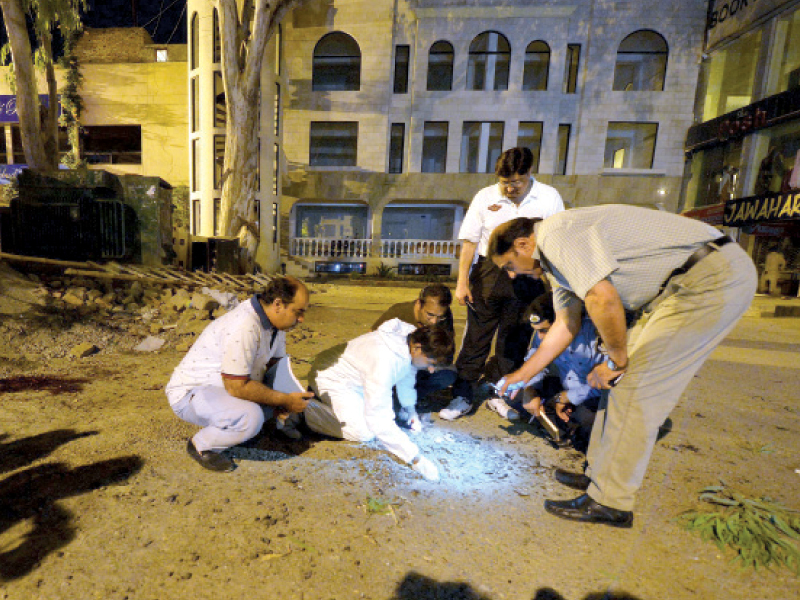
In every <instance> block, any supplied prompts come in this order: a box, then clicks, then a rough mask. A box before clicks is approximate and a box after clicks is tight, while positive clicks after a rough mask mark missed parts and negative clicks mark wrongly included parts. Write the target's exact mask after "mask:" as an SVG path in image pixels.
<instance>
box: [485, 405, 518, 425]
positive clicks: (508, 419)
mask: <svg viewBox="0 0 800 600" xmlns="http://www.w3.org/2000/svg"><path fill="white" fill-rule="evenodd" d="M486 408H488V409H489V410H490V411H492V412H493V413H494V414H496V415H500V416H501V417H503V418H504V419H506V420H507V421H519V413H518V412H517V411H515V410H514V409H513V408H511V409H509V413H510V412H511V411H514V415H515V416H513V417H512V416H509V415H508V414H506V415H504V414H503V413H501V412H500V411H499V410H497V409H496V408H495V407H494V406H493V405H491V404H489V403H488V402H487V403H486Z"/></svg>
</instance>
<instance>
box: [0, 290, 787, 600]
mask: <svg viewBox="0 0 800 600" xmlns="http://www.w3.org/2000/svg"><path fill="white" fill-rule="evenodd" d="M0 279H1V278H0ZM22 287H24V286H22ZM415 293H416V292H415V290H414V289H411V288H400V287H396V288H387V287H374V286H364V287H355V286H351V285H338V286H337V285H334V284H318V285H315V286H313V293H312V296H311V308H310V310H309V312H308V318H307V321H306V323H305V325H303V326H302V327H300V328H298V329H297V330H296V331H295V332H293V333H292V334H291V336H290V342H289V352H290V354H291V355H292V356H293V359H294V364H295V371H296V374H297V375H298V376H299V377H300V378H301V379H303V378H304V377H305V376H306V374H307V372H308V368H309V362H310V359H311V358H313V356H314V355H315V354H316V353H317V352H319V351H320V350H322V349H324V348H327V347H329V346H332V345H334V344H337V343H339V342H342V341H345V340H347V339H350V338H352V337H355V336H357V335H360V334H361V333H364V332H366V331H367V329H368V328H369V325H370V324H371V323H372V322H373V320H374V319H375V318H376V317H377V316H378V315H379V314H380V312H381V311H382V310H383V309H384V308H385V307H386V306H388V305H389V304H391V303H393V302H398V301H402V300H407V299H412V298H413V297H414V296H415ZM1 297H2V303H0V306H5V308H6V309H7V310H6V311H5V312H6V314H4V315H3V314H0V319H2V321H0V419H1V421H0V422H2V429H1V430H0V600H62V599H63V600H67V599H69V600H75V599H78V600H85V599H91V598H101V599H104V600H126V599H127V600H183V599H192V600H205V599H212V598H213V599H227V598H250V599H253V600H258V599H272V598H281V599H286V600H316V599H319V600H330V599H342V600H345V599H351V598H368V599H373V600H384V599H389V598H391V599H402V600H417V599H481V600H500V599H509V600H510V599H514V600H517V599H519V600H531V599H536V600H555V599H567V600H588V599H592V600H599V599H601V598H609V599H610V598H617V599H622V598H626V599H629V600H632V599H639V600H655V599H658V600H662V599H681V600H682V599H690V598H691V599H716V598H726V599H727V598H730V599H742V600H744V599H747V600H751V599H752V598H760V599H774V600H786V599H789V598H797V597H798V590H800V585H798V584H799V583H800V580H798V578H797V577H796V576H795V575H794V574H792V573H791V572H790V571H788V570H786V569H775V570H767V571H765V570H760V571H758V572H753V571H752V570H744V571H743V570H740V569H739V568H738V567H737V566H736V565H735V564H731V562H730V559H731V558H732V554H730V553H729V552H727V551H720V550H718V549H717V547H716V546H714V545H713V544H710V543H707V542H703V541H701V540H700V539H699V537H698V536H696V535H695V534H693V533H690V532H687V531H685V530H683V529H681V528H680V527H679V525H678V523H677V522H676V520H675V518H676V516H677V515H679V514H680V513H681V512H682V511H684V510H686V509H689V508H693V507H695V506H696V505H697V504H696V497H697V491H698V490H699V489H700V488H702V487H704V486H706V485H711V484H715V483H718V482H719V481H720V480H722V481H724V482H725V483H726V484H728V485H731V486H733V487H735V488H736V489H738V490H739V491H742V492H744V493H745V494H747V495H750V496H751V497H756V496H768V497H771V498H773V499H776V500H778V501H780V502H782V503H784V504H786V505H788V506H791V507H793V508H800V505H799V504H798V498H800V493H798V492H799V491H800V472H799V471H798V469H800V460H798V445H799V443H800V442H798V440H799V439H800V403H798V396H799V395H798V389H800V360H798V351H799V350H800V319H791V318H789V319H778V318H759V317H758V311H755V312H753V311H751V312H750V313H749V314H750V315H751V316H748V317H746V318H744V319H743V321H742V322H741V323H740V325H739V326H738V327H737V329H736V330H735V331H734V333H733V334H732V335H731V336H730V337H729V338H728V339H727V340H726V341H725V343H724V344H723V346H721V348H720V349H719V350H718V351H717V352H716V353H715V354H714V355H713V356H712V358H711V359H710V360H709V361H708V362H707V363H706V365H705V366H704V367H703V368H702V369H701V371H700V372H699V374H698V375H697V377H696V378H695V380H694V382H693V384H692V385H691V386H690V388H689V389H688V391H687V392H686V394H685V395H684V398H683V400H682V401H681V403H680V405H679V406H678V408H677V409H676V410H675V411H674V413H673V414H672V417H671V420H672V429H671V431H669V432H668V433H667V435H666V436H665V437H664V438H663V439H662V440H661V441H660V442H659V443H658V444H657V447H656V450H655V452H654V455H653V459H652V461H651V463H650V467H649V471H648V475H647V478H646V479H645V482H644V486H643V488H642V490H641V491H640V493H639V495H638V499H637V501H638V505H637V507H636V510H635V521H634V527H633V529H630V530H617V529H613V528H609V527H604V526H592V525H579V524H574V523H570V522H565V521H562V520H559V519H555V518H553V517H551V516H549V515H547V514H546V513H545V512H544V509H543V506H542V503H543V501H544V500H545V499H547V498H560V499H563V498H571V497H574V496H575V495H576V493H575V492H574V491H571V490H569V489H568V488H565V487H563V486H561V485H559V484H558V483H556V482H555V481H554V480H553V479H552V469H553V468H555V467H557V466H561V467H567V468H569V467H578V466H579V465H580V464H581V460H582V458H581V456H580V455H578V454H577V453H576V452H575V451H573V450H557V449H555V448H553V447H551V446H550V445H549V444H548V443H547V442H546V441H545V440H544V439H542V438H541V437H539V436H538V434H537V432H536V430H535V429H534V428H533V427H531V426H528V425H512V424H510V423H507V422H504V421H503V420H501V419H500V417H498V416H497V415H496V414H494V413H492V412H491V411H489V410H487V409H486V407H484V406H482V407H481V408H480V409H479V410H478V411H477V412H476V413H475V414H473V415H471V416H469V417H466V418H463V419H461V420H458V421H456V422H453V423H448V422H445V421H442V420H439V419H438V417H437V416H436V415H435V410H438V408H440V407H441V405H442V403H444V402H445V400H446V399H444V398H442V399H440V403H439V404H438V405H436V404H435V403H432V404H429V405H427V406H426V410H428V411H434V412H433V415H432V417H431V423H430V425H429V426H428V428H426V430H425V431H423V432H422V433H421V434H420V435H419V436H418V437H417V440H418V441H419V444H420V446H421V447H422V448H423V449H424V451H425V452H426V453H427V454H428V455H429V456H432V457H433V458H435V459H436V460H437V461H438V463H439V464H440V465H441V467H442V469H441V472H442V474H443V478H442V481H441V482H439V483H429V482H426V481H425V480H423V479H422V478H421V477H419V476H418V475H417V474H416V473H414V472H413V471H411V470H410V469H408V468H407V467H406V466H404V465H402V464H399V463H398V462H397V461H396V460H394V459H393V458H392V457H390V456H389V455H388V454H387V453H386V452H384V451H382V450H381V449H380V448H378V447H377V446H375V447H365V446H359V445H356V444H352V443H349V442H343V441H332V440H327V439H321V438H319V437H318V436H309V437H308V438H307V439H305V440H303V441H300V442H289V441H287V440H285V439H283V438H282V437H281V435H280V434H278V433H276V432H275V431H274V429H273V428H272V427H271V425H269V424H268V425H267V427H266V428H265V430H264V431H263V432H262V434H261V435H260V436H259V437H258V438H256V439H255V440H254V441H252V442H251V443H249V444H248V445H247V447H240V448H237V449H235V450H234V456H235V457H236V458H237V462H238V466H239V468H238V469H237V470H236V471H235V472H233V473H229V474H216V473H211V472H208V471H205V470H203V469H202V468H201V467H199V466H198V465H197V464H195V463H194V462H193V461H191V460H190V459H189V458H188V456H187V455H186V451H185V445H186V439H187V438H188V437H190V436H191V435H192V434H193V432H194V431H196V428H195V427H193V426H191V425H189V424H186V423H183V422H182V421H180V420H179V419H178V418H177V417H175V415H174V414H172V412H171V411H170V409H169V406H168V404H167V400H166V397H165V396H164V392H163V387H164V385H165V384H166V382H167V380H168V379H169V376H170V373H171V371H172V369H173V368H174V367H175V365H177V363H178V362H179V360H180V358H181V356H182V353H181V352H178V351H177V350H175V349H174V345H173V344H171V343H167V345H166V346H165V347H164V348H162V349H161V350H160V351H158V352H152V353H140V352H134V351H133V350H132V349H131V348H132V347H133V345H134V341H136V340H141V335H140V334H141V332H139V333H138V334H137V333H136V331H135V330H131V329H130V328H128V329H125V328H121V327H120V326H119V325H118V324H117V323H116V321H113V322H112V321H108V320H106V321H103V320H99V321H97V320H93V319H91V318H88V317H87V318H82V319H71V320H67V321H64V320H61V321H59V320H57V319H54V318H53V316H52V315H50V316H47V315H46V314H44V313H43V310H42V308H41V307H40V306H37V302H36V296H35V294H34V293H33V292H32V291H31V290H25V289H22V288H21V287H15V286H13V285H10V284H9V283H8V281H6V285H5V287H4V288H3V293H2V296H1ZM455 317H456V325H457V328H458V329H459V331H460V329H461V328H463V324H464V311H463V309H461V308H460V307H457V308H456V310H455ZM82 341H90V342H92V343H95V344H96V345H97V346H98V347H99V348H100V352H98V353H96V354H93V355H91V356H88V357H85V358H72V357H69V356H68V355H67V351H68V350H69V348H70V347H71V346H73V345H75V344H77V343H79V342H82ZM370 499H372V503H371V505H372V506H373V507H374V506H375V505H376V504H377V503H378V502H389V503H391V504H390V505H389V506H390V507H391V508H389V509H388V514H379V513H378V512H372V511H370V510H369V506H370V502H369V501H370Z"/></svg>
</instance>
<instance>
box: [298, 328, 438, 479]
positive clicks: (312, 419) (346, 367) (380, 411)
mask: <svg viewBox="0 0 800 600" xmlns="http://www.w3.org/2000/svg"><path fill="white" fill-rule="evenodd" d="M452 354H453V336H452V335H450V333H449V332H447V331H446V330H445V329H443V328H442V327H438V326H433V325H426V326H425V327H419V328H416V327H414V326H413V325H410V324H408V323H405V322H403V321H401V320H400V319H392V320H390V321H387V322H386V323H384V324H383V325H381V326H380V327H378V329H377V330H376V331H373V332H371V333H367V334H364V335H362V336H360V337H357V338H356V339H354V340H352V341H350V342H349V343H348V344H347V346H346V347H345V348H344V350H343V351H342V349H341V346H339V347H338V352H332V353H331V354H330V355H327V356H323V355H321V356H320V357H318V359H317V360H315V361H314V365H313V366H312V370H311V373H310V374H309V384H310V386H311V388H312V389H313V390H314V391H315V392H316V393H317V396H318V397H319V398H320V400H321V403H317V402H313V403H312V405H311V406H309V409H308V410H306V411H305V418H306V424H307V425H308V427H309V428H310V429H312V430H314V431H316V432H318V433H322V434H325V435H329V436H331V437H338V438H343V439H346V440H351V441H354V442H368V441H371V440H372V439H374V438H377V439H378V440H379V441H380V442H381V443H382V444H383V445H384V447H385V448H386V449H387V450H388V451H389V452H391V453H392V454H394V455H396V456H397V457H398V458H399V459H400V460H402V461H403V462H405V463H408V464H409V465H410V466H411V468H412V469H414V470H415V471H417V472H418V473H420V474H421V475H422V476H423V477H425V479H428V480H430V481H437V480H438V479H439V471H438V469H437V468H436V465H435V464H434V463H433V462H431V461H430V460H428V459H427V458H425V457H424V456H422V454H420V451H419V448H418V447H417V445H416V444H415V443H414V442H412V441H411V440H410V439H409V437H408V435H406V433H405V432H403V430H401V429H400V428H399V427H398V426H397V423H396V422H395V414H394V410H393V409H392V388H393V387H396V388H397V396H398V399H399V401H400V405H401V407H402V409H403V410H404V411H406V412H407V413H408V414H410V415H411V419H410V420H412V421H413V420H416V421H417V422H419V419H418V417H416V409H415V405H416V401H417V393H416V391H415V389H414V385H415V383H416V378H417V371H418V370H420V369H425V370H427V371H429V372H431V373H433V372H434V371H435V370H436V367H437V366H439V365H441V364H446V363H447V361H448V358H449V357H451V356H452Z"/></svg>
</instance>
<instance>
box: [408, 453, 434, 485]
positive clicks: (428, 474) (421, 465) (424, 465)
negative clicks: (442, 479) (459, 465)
mask: <svg viewBox="0 0 800 600" xmlns="http://www.w3.org/2000/svg"><path fill="white" fill-rule="evenodd" d="M411 468H412V469H414V470H415V471H416V472H417V473H419V474H420V475H422V476H423V477H424V478H425V479H427V480H428V481H439V469H437V468H436V465H435V464H433V462H431V461H430V460H428V459H427V458H425V457H424V456H419V457H418V458H417V462H415V463H412V464H411Z"/></svg>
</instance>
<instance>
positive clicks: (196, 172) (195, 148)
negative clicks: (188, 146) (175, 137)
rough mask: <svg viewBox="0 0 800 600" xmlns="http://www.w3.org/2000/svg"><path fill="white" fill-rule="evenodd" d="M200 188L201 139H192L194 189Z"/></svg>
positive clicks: (194, 190)
mask: <svg viewBox="0 0 800 600" xmlns="http://www.w3.org/2000/svg"><path fill="white" fill-rule="evenodd" d="M199 189H200V140H199V139H193V140H192V191H193V192H196V191H197V190H199Z"/></svg>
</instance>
